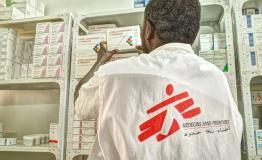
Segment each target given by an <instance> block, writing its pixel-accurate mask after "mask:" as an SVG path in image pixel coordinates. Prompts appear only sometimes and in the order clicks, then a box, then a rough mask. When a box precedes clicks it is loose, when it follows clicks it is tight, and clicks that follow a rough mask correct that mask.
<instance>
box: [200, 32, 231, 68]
mask: <svg viewBox="0 0 262 160" xmlns="http://www.w3.org/2000/svg"><path fill="white" fill-rule="evenodd" d="M200 48H201V50H200V52H199V56H200V57H202V58H204V59H205V60H207V61H209V62H210V63H213V64H215V65H216V66H217V67H218V68H219V69H220V70H222V71H223V72H228V62H227V50H226V48H227V43H226V34H225V33H214V34H202V35H200Z"/></svg>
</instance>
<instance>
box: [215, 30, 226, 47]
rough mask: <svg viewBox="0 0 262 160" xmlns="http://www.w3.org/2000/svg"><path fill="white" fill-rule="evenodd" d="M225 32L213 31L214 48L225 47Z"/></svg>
mask: <svg viewBox="0 0 262 160" xmlns="http://www.w3.org/2000/svg"><path fill="white" fill-rule="evenodd" d="M226 48H227V42H226V34H225V33H214V50H217V49H226Z"/></svg>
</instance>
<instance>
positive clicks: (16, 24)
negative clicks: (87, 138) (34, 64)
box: [0, 13, 73, 160]
mask: <svg viewBox="0 0 262 160" xmlns="http://www.w3.org/2000/svg"><path fill="white" fill-rule="evenodd" d="M60 21H63V22H64V23H65V32H64V53H63V61H62V76H61V78H59V79H53V78H51V79H50V78H46V79H29V80H23V79H21V80H20V79H19V80H3V81H0V90H44V89H45V90H53V89H59V92H60V93H59V105H58V106H59V111H58V117H57V123H58V135H59V136H58V141H59V143H58V144H55V145H49V146H39V147H23V146H20V145H18V146H13V147H12V146H11V147H0V152H1V151H10V152H21V151H22V152H49V153H52V154H54V155H55V156H56V159H57V160H62V159H65V147H66V142H65V138H66V122H67V110H68V95H69V93H68V91H69V83H70V81H69V80H70V62H71V51H72V50H71V49H72V47H71V40H72V38H71V36H72V26H73V16H72V14H71V13H65V14H60V15H57V16H46V17H39V18H31V19H23V20H10V21H1V22H0V28H1V27H2V28H3V27H4V28H5V27H7V28H12V29H14V30H16V31H17V33H18V36H23V35H30V36H34V34H35V32H36V24H37V23H40V22H60ZM47 96H48V95H47ZM27 116H30V115H27ZM10 154H12V153H10Z"/></svg>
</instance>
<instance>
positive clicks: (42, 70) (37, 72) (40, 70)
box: [32, 66, 47, 78]
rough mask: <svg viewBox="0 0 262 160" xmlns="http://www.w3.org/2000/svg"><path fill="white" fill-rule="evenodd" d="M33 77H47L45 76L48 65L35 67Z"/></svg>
mask: <svg viewBox="0 0 262 160" xmlns="http://www.w3.org/2000/svg"><path fill="white" fill-rule="evenodd" d="M32 77H33V78H45V77H47V66H43V67H33V72H32Z"/></svg>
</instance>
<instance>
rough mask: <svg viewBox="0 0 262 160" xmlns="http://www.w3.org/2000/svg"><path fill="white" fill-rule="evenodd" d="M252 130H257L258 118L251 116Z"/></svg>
mask: <svg viewBox="0 0 262 160" xmlns="http://www.w3.org/2000/svg"><path fill="white" fill-rule="evenodd" d="M253 126H254V130H259V118H253Z"/></svg>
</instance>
